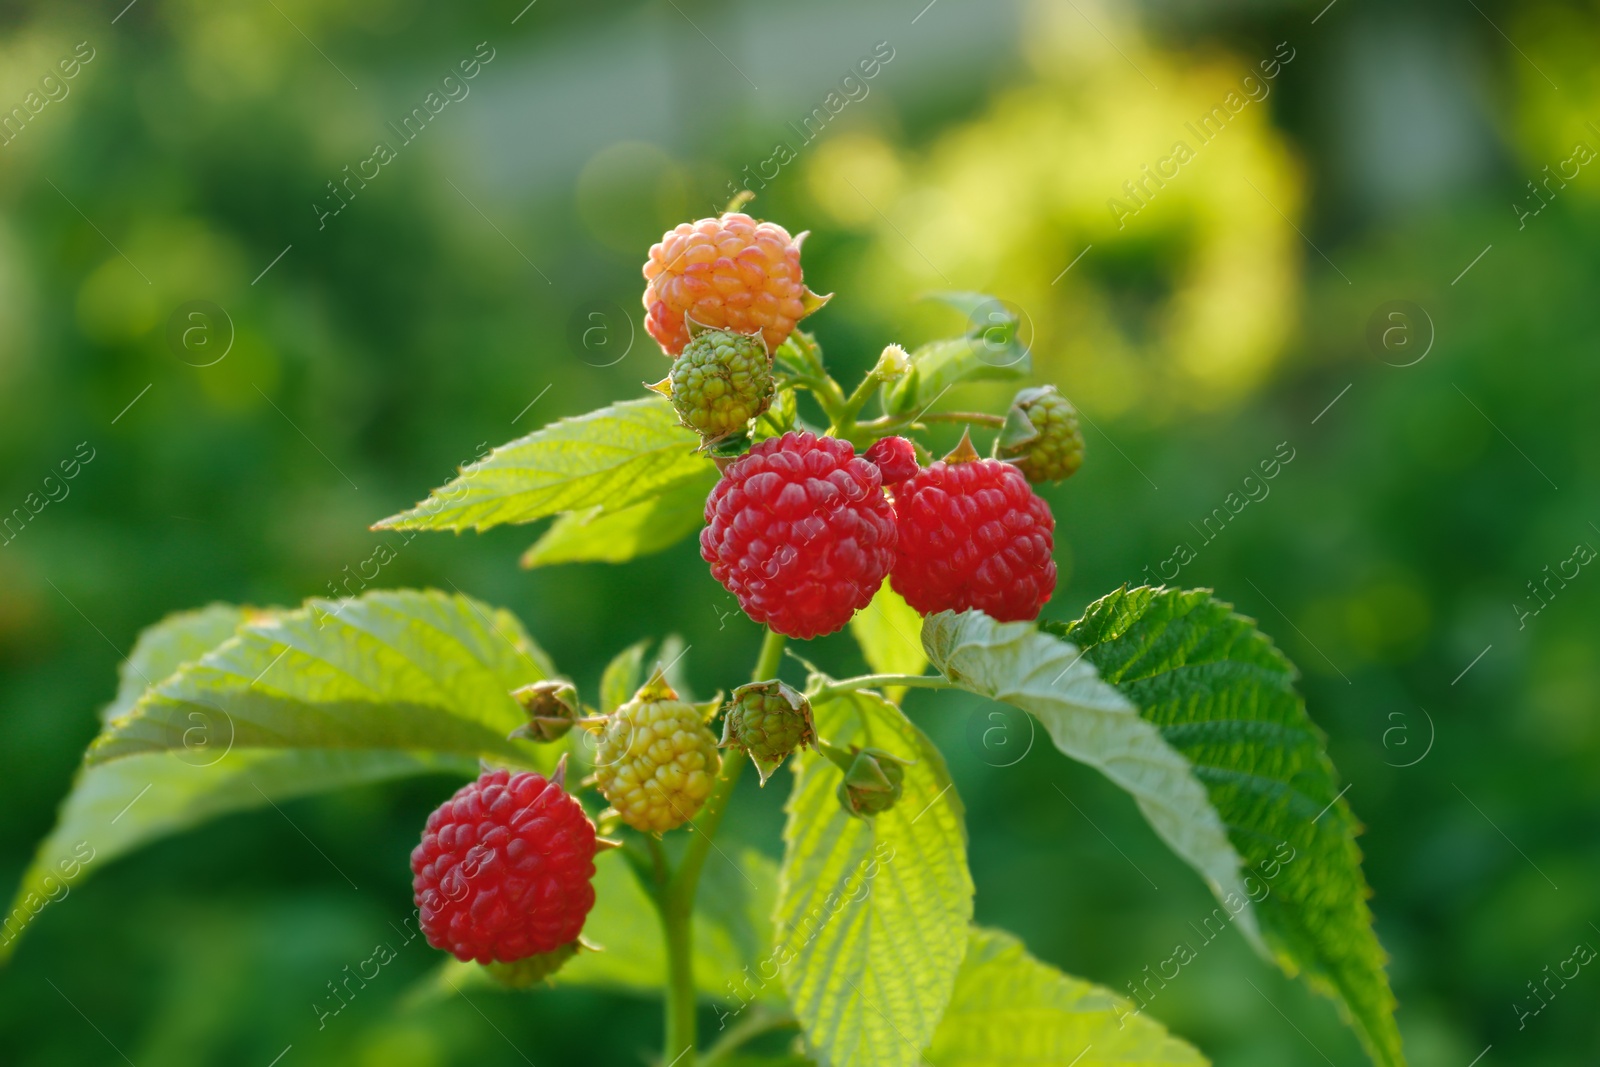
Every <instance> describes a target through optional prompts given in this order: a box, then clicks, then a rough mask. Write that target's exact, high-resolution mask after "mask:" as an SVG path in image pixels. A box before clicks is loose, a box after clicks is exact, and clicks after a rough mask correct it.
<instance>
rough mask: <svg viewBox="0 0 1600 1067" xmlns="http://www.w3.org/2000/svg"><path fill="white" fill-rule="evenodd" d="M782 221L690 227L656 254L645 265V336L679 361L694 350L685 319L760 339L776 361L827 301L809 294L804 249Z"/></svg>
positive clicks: (739, 218) (728, 219)
mask: <svg viewBox="0 0 1600 1067" xmlns="http://www.w3.org/2000/svg"><path fill="white" fill-rule="evenodd" d="M805 236H806V235H805V234H803V233H802V234H801V235H800V236H798V237H790V236H789V231H788V230H786V229H784V228H783V227H782V226H779V225H778V224H777V223H775V222H757V221H756V220H755V219H752V218H751V217H750V216H749V215H745V214H742V213H740V212H737V211H730V212H728V213H727V214H725V215H723V216H722V217H721V218H715V219H701V220H699V221H698V222H685V223H681V224H680V225H678V227H677V228H676V229H673V230H672V231H670V232H668V233H666V234H663V235H662V237H661V240H660V241H659V242H658V243H656V244H654V245H652V246H651V247H650V258H649V259H648V260H647V261H646V262H645V265H644V276H645V279H646V281H647V283H648V284H646V285H645V290H644V306H645V312H646V314H645V320H644V326H645V329H646V330H648V331H650V336H651V337H654V338H655V339H656V342H657V343H658V344H660V345H661V349H662V351H664V352H665V353H666V354H667V355H669V356H676V355H677V354H678V353H679V352H681V351H683V346H684V345H686V344H688V343H689V325H688V323H687V322H685V321H684V319H685V316H687V317H689V318H692V319H694V321H695V322H697V323H699V324H700V325H702V326H711V327H715V328H717V329H723V330H733V331H735V332H737V333H745V334H750V333H756V332H758V331H759V332H760V334H761V339H762V341H763V342H765V344H766V346H767V352H768V353H769V354H770V353H771V352H772V351H773V350H774V349H776V348H777V347H778V346H779V345H781V344H783V342H784V340H785V339H786V338H787V337H788V336H789V334H790V333H791V332H793V330H794V327H795V323H797V322H799V321H800V320H801V319H803V318H805V317H806V316H807V315H809V314H811V312H813V311H815V310H817V309H818V308H819V307H821V306H822V305H823V304H824V303H825V302H826V301H827V299H828V298H827V297H825V296H818V295H817V294H815V293H813V292H811V291H810V290H809V289H807V288H806V285H805V280H804V279H803V278H802V277H801V274H800V242H801V241H803V240H805Z"/></svg>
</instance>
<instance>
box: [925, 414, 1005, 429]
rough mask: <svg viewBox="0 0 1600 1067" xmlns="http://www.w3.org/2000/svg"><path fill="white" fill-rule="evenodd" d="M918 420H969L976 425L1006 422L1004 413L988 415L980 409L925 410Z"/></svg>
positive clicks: (995, 424) (999, 424) (997, 424)
mask: <svg viewBox="0 0 1600 1067" xmlns="http://www.w3.org/2000/svg"><path fill="white" fill-rule="evenodd" d="M917 421H918V422H970V423H973V424H974V425H977V426H995V427H1000V426H1004V425H1005V424H1006V417H1005V416H1004V415H989V414H986V413H985V412H982V411H926V412H923V413H922V414H921V415H920V416H918V418H917Z"/></svg>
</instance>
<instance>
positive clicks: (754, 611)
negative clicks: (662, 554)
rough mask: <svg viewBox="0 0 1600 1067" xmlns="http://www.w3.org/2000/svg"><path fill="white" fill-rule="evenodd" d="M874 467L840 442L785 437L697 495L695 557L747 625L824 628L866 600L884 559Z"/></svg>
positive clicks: (838, 623) (890, 530)
mask: <svg viewBox="0 0 1600 1067" xmlns="http://www.w3.org/2000/svg"><path fill="white" fill-rule="evenodd" d="M894 546H895V522H894V512H893V511H892V510H891V508H890V507H889V502H888V501H887V500H886V499H885V498H884V495H883V479H882V477H881V475H880V474H879V473H878V468H877V467H875V466H873V465H872V464H871V463H868V462H867V461H866V460H865V459H863V458H861V457H860V456H857V455H856V454H855V449H854V448H852V447H851V446H850V443H849V442H848V441H841V440H839V439H838V438H836V437H817V436H815V435H813V434H809V433H786V434H784V435H783V436H782V437H773V438H768V439H767V440H765V441H762V442H761V443H759V444H757V445H756V446H755V447H754V448H752V449H751V450H750V451H749V453H748V454H746V455H745V456H743V457H741V458H740V459H739V460H737V461H736V462H734V463H733V464H732V465H731V466H729V467H728V469H727V471H726V472H725V473H724V474H723V475H722V479H721V481H719V482H717V485H716V488H714V489H712V490H711V496H710V497H709V498H708V499H707V500H706V528H705V529H704V530H701V531H700V555H701V556H702V557H703V558H704V559H705V561H706V562H707V563H710V564H711V576H712V577H713V578H715V579H716V580H717V581H719V582H721V583H722V584H723V586H724V587H725V588H726V589H727V590H728V592H730V593H732V594H733V595H734V596H736V597H738V598H739V606H740V607H742V608H743V609H744V611H745V614H746V615H749V616H750V617H751V618H752V619H754V620H755V621H756V622H760V623H766V624H767V625H768V626H770V627H771V628H772V629H773V630H774V631H776V632H778V633H780V634H784V635H786V636H788V637H797V638H802V639H804V638H811V637H817V636H819V635H821V634H831V633H833V632H834V631H835V630H837V629H839V628H840V627H842V626H843V625H844V624H845V623H847V622H849V621H850V616H851V615H853V614H855V613H856V612H857V611H858V610H860V609H861V608H864V607H866V606H867V603H868V602H869V601H871V600H872V596H873V594H874V593H876V592H877V591H878V586H880V585H882V584H883V576H884V575H885V574H887V573H888V572H889V566H890V564H892V563H893V562H894Z"/></svg>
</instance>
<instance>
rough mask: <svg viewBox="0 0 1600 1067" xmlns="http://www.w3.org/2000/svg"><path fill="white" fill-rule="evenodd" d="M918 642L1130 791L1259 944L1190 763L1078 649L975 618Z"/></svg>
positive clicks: (963, 682) (974, 614) (1221, 831)
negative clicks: (1234, 907)
mask: <svg viewBox="0 0 1600 1067" xmlns="http://www.w3.org/2000/svg"><path fill="white" fill-rule="evenodd" d="M922 643H923V646H924V647H925V648H926V649H927V652H928V659H929V661H930V662H931V663H932V664H933V666H934V668H935V669H936V670H938V671H939V672H940V673H941V674H943V675H944V676H945V677H946V678H947V679H949V680H950V681H951V682H952V683H954V684H955V685H957V686H960V687H961V688H963V689H966V690H968V691H969V692H973V693H977V694H978V695H979V696H985V697H988V698H989V699H991V700H998V701H1001V702H1002V703H1006V704H1011V705H1013V706H1015V707H1018V708H1021V709H1022V710H1023V711H1026V712H1029V713H1031V714H1032V715H1034V716H1036V717H1037V718H1038V719H1039V721H1040V722H1041V723H1043V724H1044V727H1045V730H1046V732H1048V733H1049V734H1050V739H1051V740H1052V741H1054V742H1055V745H1056V747H1057V748H1058V749H1060V750H1061V751H1062V752H1064V753H1066V754H1067V755H1068V756H1071V757H1072V758H1073V759H1075V760H1078V761H1080V762H1082V763H1087V764H1088V765H1089V766H1091V767H1094V768H1096V769H1098V770H1099V771H1100V772H1101V773H1102V774H1104V775H1105V776H1106V777H1107V778H1110V779H1111V780H1112V781H1113V782H1115V783H1117V784H1118V785H1120V786H1121V787H1122V788H1123V789H1125V790H1127V791H1128V792H1129V793H1130V794H1131V795H1132V796H1133V799H1134V801H1135V802H1136V803H1137V804H1138V805H1139V810H1140V811H1141V812H1143V813H1144V817H1145V818H1146V819H1148V820H1149V821H1150V825H1151V826H1153V827H1154V828H1155V830H1156V832H1157V833H1158V834H1160V835H1161V837H1162V838H1163V839H1164V840H1165V841H1166V842H1167V844H1168V845H1170V846H1171V847H1172V849H1173V851H1175V852H1176V853H1177V854H1178V855H1179V856H1181V857H1183V858H1184V859H1185V860H1186V861H1188V863H1189V864H1190V865H1191V866H1193V867H1194V869H1195V870H1196V871H1198V872H1199V873H1200V875H1201V877H1203V878H1204V879H1205V880H1206V882H1207V883H1208V884H1209V885H1210V886H1211V888H1212V891H1213V892H1215V893H1216V894H1217V897H1218V899H1221V900H1227V899H1229V898H1230V895H1231V897H1232V899H1234V900H1236V901H1239V902H1241V903H1240V904H1239V910H1238V914H1237V921H1238V923H1239V925H1240V928H1241V929H1242V930H1243V931H1244V932H1245V934H1246V935H1247V936H1250V937H1256V936H1257V931H1256V926H1255V917H1254V915H1253V913H1252V909H1251V907H1250V906H1249V903H1248V900H1247V898H1246V896H1245V892H1244V882H1243V880H1242V878H1241V876H1240V871H1239V867H1240V859H1239V854H1238V853H1237V852H1236V851H1234V847H1233V845H1232V844H1231V843H1230V842H1229V840H1228V834H1227V830H1226V829H1225V828H1224V827H1223V825H1222V819H1221V818H1220V817H1219V816H1218V814H1217V812H1216V809H1214V808H1213V807H1212V806H1211V802H1210V800H1209V799H1207V797H1206V790H1205V787H1204V786H1202V785H1201V784H1200V782H1199V780H1198V779H1197V778H1196V777H1195V776H1194V773H1193V768H1191V767H1190V765H1189V761H1188V760H1186V759H1185V758H1184V757H1183V756H1182V755H1181V754H1180V753H1179V752H1178V751H1177V750H1176V749H1175V748H1173V747H1172V746H1171V745H1169V744H1168V743H1167V742H1166V741H1165V740H1164V739H1163V738H1162V736H1161V733H1160V731H1158V730H1157V729H1156V728H1155V727H1154V726H1152V725H1150V724H1149V723H1148V722H1146V721H1145V720H1144V719H1142V718H1140V716H1139V710H1138V708H1137V707H1135V706H1134V704H1133V703H1132V702H1131V701H1129V699H1128V698H1127V697H1125V696H1123V695H1122V694H1121V693H1120V692H1118V691H1117V690H1116V689H1115V688H1114V687H1112V686H1111V685H1108V684H1107V683H1106V682H1105V681H1103V680H1102V679H1101V678H1100V676H1099V674H1098V673H1097V672H1096V671H1095V668H1094V666H1093V664H1092V663H1091V662H1090V661H1089V660H1087V659H1086V658H1085V657H1083V656H1082V655H1080V654H1079V652H1078V649H1077V648H1075V647H1074V646H1073V645H1071V644H1069V643H1068V642H1066V641H1063V640H1061V639H1060V638H1058V637H1054V636H1052V635H1050V634H1047V633H1040V632H1039V631H1038V630H1037V629H1036V628H1035V627H1034V625H1033V624H1032V623H1021V622H1012V623H1000V622H995V621H994V620H993V619H991V618H989V616H987V615H985V614H983V613H982V612H981V611H968V612H962V613H960V614H956V613H954V612H949V611H942V612H939V613H938V614H935V615H929V616H928V617H927V619H926V620H924V622H923V629H922Z"/></svg>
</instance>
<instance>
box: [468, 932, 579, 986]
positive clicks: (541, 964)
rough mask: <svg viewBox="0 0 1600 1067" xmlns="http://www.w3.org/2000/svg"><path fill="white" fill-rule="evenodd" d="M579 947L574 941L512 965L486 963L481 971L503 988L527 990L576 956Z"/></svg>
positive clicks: (527, 957) (524, 958) (526, 957)
mask: <svg viewBox="0 0 1600 1067" xmlns="http://www.w3.org/2000/svg"><path fill="white" fill-rule="evenodd" d="M579 945H580V942H579V941H578V940H576V939H574V940H572V941H568V942H567V943H566V944H565V945H562V946H561V947H560V948H555V949H551V950H550V951H549V952H541V953H539V954H538V955H536V956H524V957H523V958H522V959H520V960H516V961H514V962H512V963H486V964H484V965H483V969H484V970H486V971H488V972H489V974H490V976H491V977H493V978H494V980H495V981H497V982H499V983H500V984H501V985H503V986H506V987H508V988H510V989H528V988H530V987H532V986H535V985H538V984H539V983H540V982H542V981H544V980H545V979H546V978H549V977H550V976H551V975H552V974H555V973H556V972H557V971H559V970H560V969H561V967H562V965H563V964H565V963H566V962H567V961H568V960H570V959H571V958H572V957H574V956H576V955H577V954H578V948H579Z"/></svg>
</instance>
